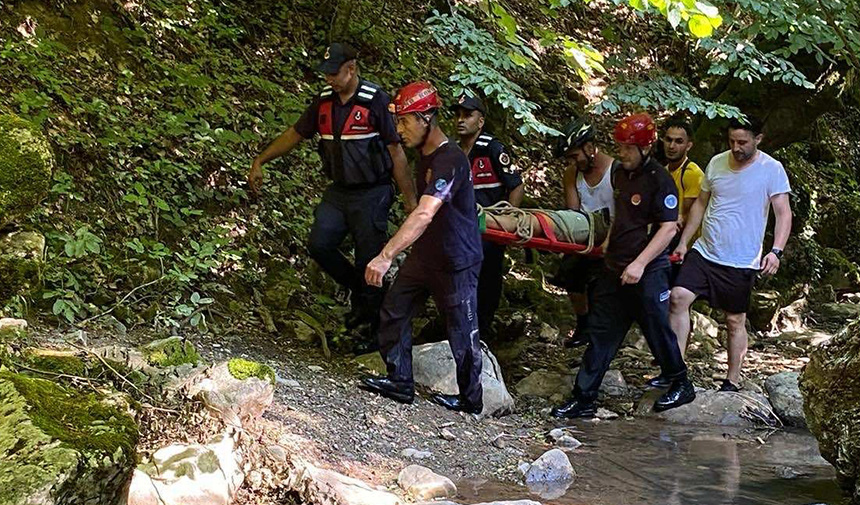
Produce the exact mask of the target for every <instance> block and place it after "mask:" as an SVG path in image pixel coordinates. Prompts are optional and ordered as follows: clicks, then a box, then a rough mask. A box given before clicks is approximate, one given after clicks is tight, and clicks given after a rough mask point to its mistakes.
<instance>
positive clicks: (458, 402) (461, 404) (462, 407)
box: [430, 393, 484, 414]
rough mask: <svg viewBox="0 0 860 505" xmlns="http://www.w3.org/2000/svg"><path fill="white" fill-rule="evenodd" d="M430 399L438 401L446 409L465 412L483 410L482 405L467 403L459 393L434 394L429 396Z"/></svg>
mask: <svg viewBox="0 0 860 505" xmlns="http://www.w3.org/2000/svg"><path fill="white" fill-rule="evenodd" d="M430 399H431V400H432V401H433V402H434V403H438V404H439V405H441V406H443V407H445V408H446V409H448V410H453V411H455V412H466V413H467V414H480V413H481V412H483V410H484V406H483V405H474V404H472V403H469V402H467V401H465V400H463V399H462V398H460V396H459V395H443V394H440V393H438V394H435V395H433V396H431V397H430Z"/></svg>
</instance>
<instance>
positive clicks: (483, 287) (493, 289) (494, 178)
mask: <svg viewBox="0 0 860 505" xmlns="http://www.w3.org/2000/svg"><path fill="white" fill-rule="evenodd" d="M449 109H450V110H452V111H453V112H454V113H455V114H456V118H455V119H456V120H457V134H458V135H459V137H460V141H459V145H460V148H461V149H462V150H463V152H465V153H466V154H467V155H468V156H469V163H470V164H471V167H472V185H473V186H474V188H475V200H476V201H477V202H478V205H480V206H482V207H488V206H490V205H493V204H495V203H498V202H501V201H508V202H510V203H511V205H513V206H514V207H519V206H520V204H521V203H522V201H523V192H524V190H523V180H522V178H521V177H520V174H519V169H517V167H516V166H515V165H514V164H513V163H512V161H511V156H510V154H508V152H507V150H506V149H505V145H504V144H502V142H501V141H499V139H497V138H496V137H494V136H493V135H491V134H490V133H488V132H487V131H486V130H484V121H485V115H486V114H487V109H486V107H484V103H483V102H482V101H481V99H480V98H478V97H477V96H469V95H467V94H463V95H460V98H458V99H457V103H455V104H454V105H452V106H451V107H449ZM482 246H483V249H484V262H483V263H481V273H480V275H479V276H478V328H479V329H480V330H481V336H482V337H483V338H484V339H486V338H487V337H488V335H490V331H491V329H492V324H493V318H494V317H495V314H496V309H498V308H499V300H500V299H501V296H502V286H503V282H502V275H503V272H502V268H503V263H504V259H505V246H503V245H499V244H494V243H492V242H487V241H484V242H483V245H482Z"/></svg>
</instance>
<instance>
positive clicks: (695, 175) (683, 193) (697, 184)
mask: <svg viewBox="0 0 860 505" xmlns="http://www.w3.org/2000/svg"><path fill="white" fill-rule="evenodd" d="M683 167H684V165H683V164H682V165H681V166H680V167H678V168H677V169H676V170H675V171H674V172H669V174H670V175H671V176H672V180H674V181H675V187H676V188H678V200H679V201H680V202H681V208H680V209H678V210H679V212H680V213H681V215H682V216H683V217H685V218H686V217H687V212H689V211H690V209H689V208H687V207H689V205H687V206H685V205H684V199H686V198H698V197H699V193H700V192H701V191H702V179H704V178H705V172H703V171H702V169H701V168H699V165H696V164H695V163H693V162H692V161H691V162H689V163H687V168H683ZM681 172H684V181H683V184H682V183H681Z"/></svg>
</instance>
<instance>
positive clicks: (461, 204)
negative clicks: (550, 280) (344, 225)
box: [363, 82, 483, 414]
mask: <svg viewBox="0 0 860 505" xmlns="http://www.w3.org/2000/svg"><path fill="white" fill-rule="evenodd" d="M393 105H394V112H395V114H396V116H397V130H398V132H399V133H400V136H401V138H402V140H403V143H404V144H405V145H406V146H407V147H413V148H416V149H418V151H419V153H420V154H421V158H420V160H419V162H418V166H417V170H416V174H417V178H418V179H417V182H418V192H419V193H420V194H421V199H420V200H419V202H418V208H417V209H415V211H413V212H412V213H411V214H409V217H408V218H406V221H405V222H404V223H403V226H401V227H400V229H399V230H397V233H396V234H395V235H394V237H392V238H391V240H390V241H389V242H388V243H387V244H386V245H385V247H384V248H383V249H382V252H381V253H380V254H379V256H377V257H376V258H374V259H373V260H372V261H371V262H370V263H369V264H368V265H367V271H366V273H365V277H366V280H367V283H368V284H370V285H375V286H381V285H382V281H383V278H384V277H385V274H386V272H388V269H389V268H390V267H391V262H392V261H393V260H394V258H395V257H396V256H397V255H398V254H399V253H400V252H402V251H404V250H405V249H406V248H408V247H409V246H412V251H411V253H410V254H409V256H408V257H407V258H406V261H404V263H403V264H402V265H401V266H400V271H399V272H398V274H397V278H396V279H395V281H394V284H392V286H391V289H389V290H388V293H387V294H386V295H385V301H384V302H383V304H382V310H381V311H380V325H379V352H380V354H382V358H383V359H384V360H385V364H386V367H387V370H388V374H387V375H386V376H385V377H369V378H366V379H365V380H364V381H363V386H364V387H365V388H366V389H369V390H371V391H373V392H376V393H379V394H381V395H383V396H386V397H389V398H392V399H394V400H396V401H399V402H403V403H412V400H413V398H414V396H415V385H414V380H413V376H412V315H413V314H414V312H415V310H416V309H417V308H418V306H419V305H422V304H423V303H424V302H425V301H426V299H427V297H428V296H429V295H432V296H433V298H434V300H435V301H436V306H437V307H438V309H439V311H440V312H443V313H444V314H445V324H446V327H447V328H446V330H447V334H448V342H449V344H450V345H451V351H452V353H453V355H454V363H455V364H456V367H457V385H458V386H459V390H460V394H459V395H441V394H437V395H434V396H433V400H434V401H435V402H436V403H439V404H441V405H443V406H444V407H446V408H449V409H451V410H457V411H464V412H469V413H472V414H479V413H481V411H482V410H483V390H482V388H481V344H480V338H479V332H478V322H477V317H476V316H477V315H476V313H475V309H476V305H477V294H476V290H477V285H478V272H479V270H480V268H481V258H482V252H481V238H480V233H479V231H478V217H477V213H476V212H475V193H474V190H473V189H472V177H471V171H470V169H469V160H468V158H466V155H465V154H464V153H463V151H462V150H460V148H459V147H457V146H456V145H454V144H453V143H451V142H449V141H448V139H447V138H446V137H445V134H444V133H443V132H442V130H441V129H440V128H439V126H438V124H437V122H436V112H437V110H438V109H439V107H440V105H441V104H440V102H439V99H438V96H437V94H436V89H435V88H434V87H433V86H432V85H430V84H429V83H427V82H414V83H410V84H407V85H406V86H404V87H403V88H402V89H401V90H400V92H399V93H398V94H397V96H396V97H395V98H394V102H393Z"/></svg>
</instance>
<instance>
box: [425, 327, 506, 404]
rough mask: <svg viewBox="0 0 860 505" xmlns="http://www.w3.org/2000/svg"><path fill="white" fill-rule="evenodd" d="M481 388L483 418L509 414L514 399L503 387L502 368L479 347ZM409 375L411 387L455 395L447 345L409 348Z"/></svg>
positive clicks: (484, 348)
mask: <svg viewBox="0 0 860 505" xmlns="http://www.w3.org/2000/svg"><path fill="white" fill-rule="evenodd" d="M482 348H483V366H482V368H481V385H482V386H483V388H484V410H483V412H482V413H481V414H482V415H484V416H500V415H503V414H506V413H508V412H511V411H512V410H513V408H514V399H513V398H512V397H511V395H510V393H508V390H507V388H506V387H505V379H504V377H503V376H502V369H501V367H500V366H499V362H498V361H496V357H495V356H493V355H492V353H490V351H489V350H487V349H486V347H485V346H483V344H482ZM412 372H413V375H414V378H415V384H417V385H421V386H424V387H427V388H429V389H432V390H434V391H438V392H440V393H443V394H457V393H458V392H459V390H458V388H457V378H456V374H455V367H454V356H453V354H452V353H451V346H450V345H448V342H435V343H432V344H425V345H419V346H416V347H414V348H413V349H412Z"/></svg>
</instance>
